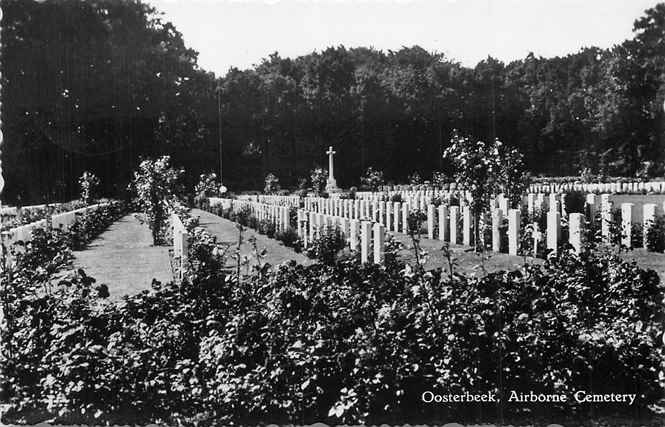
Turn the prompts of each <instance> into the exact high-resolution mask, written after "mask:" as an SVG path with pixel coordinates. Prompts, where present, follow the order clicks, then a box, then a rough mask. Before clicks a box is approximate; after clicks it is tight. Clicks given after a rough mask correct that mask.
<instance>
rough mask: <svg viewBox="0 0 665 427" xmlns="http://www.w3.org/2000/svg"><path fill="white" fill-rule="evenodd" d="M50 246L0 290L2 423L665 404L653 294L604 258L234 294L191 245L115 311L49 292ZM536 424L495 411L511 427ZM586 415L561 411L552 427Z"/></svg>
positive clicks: (96, 298) (340, 418)
mask: <svg viewBox="0 0 665 427" xmlns="http://www.w3.org/2000/svg"><path fill="white" fill-rule="evenodd" d="M413 228H417V226H414V227H413ZM198 230H200V229H198ZM326 234H328V233H323V234H322V235H326ZM58 236H59V234H58V233H54V234H51V235H48V234H47V233H43V234H40V233H38V235H37V236H36V240H35V241H34V242H33V243H31V245H33V246H31V247H28V248H27V251H26V256H23V257H19V259H18V260H17V264H16V268H15V269H14V270H13V271H12V272H11V273H10V272H8V271H6V270H5V271H3V272H1V273H0V275H1V278H2V282H3V283H8V284H10V286H3V287H2V288H1V289H0V299H2V303H3V307H5V308H7V310H6V311H5V313H6V314H7V316H6V318H7V319H9V320H8V321H7V322H6V324H7V325H8V326H9V329H8V330H7V331H8V333H5V330H4V329H3V334H2V335H0V338H1V339H2V346H0V351H2V353H1V354H2V357H3V359H2V361H1V362H2V363H0V366H3V368H4V369H5V371H4V374H5V377H6V378H7V379H8V381H7V382H6V385H5V386H6V387H8V394H9V396H10V398H9V403H10V409H9V411H7V412H6V413H5V414H4V419H3V421H4V422H10V423H16V422H19V421H28V420H26V416H28V415H29V416H30V419H29V421H30V422H31V423H37V422H40V421H44V420H46V419H51V420H53V422H54V423H55V422H57V423H62V424H64V423H68V424H81V423H88V424H127V423H129V422H130V421H131V422H132V423H133V424H149V423H154V422H160V423H164V424H169V425H170V424H173V425H193V424H199V425H200V424H203V425H232V424H244V425H250V424H262V423H267V422H272V423H279V424H296V423H298V424H307V423H310V424H311V423H314V422H319V421H321V422H327V423H328V424H342V423H344V424H381V423H391V424H397V423H404V422H407V421H409V422H412V420H414V419H417V420H423V421H428V420H437V419H440V418H441V416H442V414H443V415H444V416H445V418H451V417H456V418H459V419H461V420H474V419H476V416H477V414H478V411H479V410H483V411H484V412H490V411H492V410H496V406H495V404H491V405H490V404H488V405H482V404H478V405H469V404H468V403H456V402H450V403H447V404H446V403H444V404H441V405H436V406H434V405H431V404H430V405H428V404H425V403H423V402H422V401H421V399H420V396H421V394H422V392H423V390H436V392H437V393H439V394H442V395H443V394H463V393H465V392H469V393H476V392H479V391H480V392H484V391H490V392H493V393H497V394H500V395H504V396H505V395H506V394H507V392H508V391H510V390H529V391H533V392H534V393H547V394H550V393H553V392H555V393H560V394H567V395H571V394H572V393H574V392H575V391H577V390H589V384H593V392H594V393H598V394H606V393H635V392H637V393H638V398H637V400H636V402H635V406H631V407H628V406H621V407H617V406H611V405H604V404H594V406H593V412H594V414H614V413H615V412H616V411H627V413H628V414H629V415H630V414H634V412H633V411H634V410H636V407H637V409H639V410H641V409H643V408H645V407H647V406H648V405H650V404H652V403H654V402H656V401H657V400H658V399H659V398H660V397H661V396H662V390H663V386H665V384H663V378H665V372H663V366H662V360H663V358H664V357H665V354H664V352H663V349H662V344H661V341H662V335H663V326H662V320H661V319H662V318H663V316H664V315H665V308H664V307H663V305H662V298H663V286H662V285H661V283H660V280H659V278H658V275H657V274H656V273H655V272H653V271H645V270H643V269H641V268H639V267H638V266H637V265H636V264H635V263H629V262H625V261H623V260H622V259H620V258H618V257H616V256H615V255H612V254H610V253H605V252H597V253H593V252H586V251H585V252H583V253H582V254H581V255H580V256H576V255H573V254H571V253H569V252H564V253H562V254H561V255H560V256H558V257H552V258H550V259H549V260H547V261H546V262H545V263H544V264H543V265H540V266H539V265H527V266H525V267H524V268H522V269H519V270H515V271H501V272H496V273H491V274H488V275H485V276H483V277H465V276H462V275H459V274H450V275H448V274H443V272H442V271H441V270H434V271H431V272H419V271H413V270H410V269H407V268H405V266H404V265H403V264H400V263H397V262H395V263H393V262H389V263H386V265H385V266H381V265H374V264H367V265H359V264H358V263H357V261H356V260H345V261H338V262H331V263H328V264H322V263H317V264H314V265H312V266H307V267H305V266H302V265H297V264H295V263H293V262H291V263H289V264H284V265H281V266H280V267H279V268H277V269H275V270H273V271H269V272H268V273H266V274H257V275H254V276H251V277H249V278H246V279H245V280H243V281H240V280H239V278H238V277H237V276H233V275H227V274H225V273H224V272H223V258H224V255H223V253H220V250H223V248H221V247H219V246H218V245H217V244H216V242H215V241H214V239H209V238H208V237H207V236H206V235H205V234H204V233H203V232H200V233H197V232H195V233H194V236H193V242H192V244H191V245H190V250H191V252H190V255H191V258H192V260H193V263H195V266H193V267H192V273H193V274H192V275H191V279H190V280H186V281H185V282H183V283H182V284H179V285H174V284H165V285H162V284H159V283H154V284H153V288H152V290H151V291H150V292H145V293H140V294H137V295H133V296H127V297H125V298H124V299H123V300H122V301H120V302H117V303H116V302H110V301H105V299H104V296H105V295H106V293H105V292H104V289H103V288H98V289H95V288H94V287H93V284H94V279H92V278H90V277H87V276H85V274H84V273H83V272H78V273H76V274H74V275H72V276H68V277H66V278H59V279H58V278H56V277H55V276H53V274H52V273H55V272H57V271H60V270H61V269H63V268H64V267H65V266H66V265H67V264H68V260H70V259H71V258H70V255H69V254H68V248H67V247H66V245H65V246H63V239H62V238H59V237H58ZM393 261H394V260H393ZM40 266H41V267H42V268H38V267H40ZM211 266H212V268H210V267H211ZM35 366H38V367H39V370H35V369H34V367H35ZM539 408H540V407H539V406H537V405H533V404H530V403H525V402H512V403H511V404H510V405H506V406H504V407H503V409H504V411H505V413H506V415H511V416H514V415H518V414H524V413H528V414H537V412H538V410H539ZM587 408H588V405H587V406H585V405H584V404H579V403H577V402H576V401H575V400H574V399H569V400H568V401H567V402H563V403H560V404H553V405H548V407H547V414H548V416H554V415H556V414H557V411H559V412H558V413H566V414H568V413H571V412H573V411H577V412H578V413H581V414H582V416H584V415H586V414H588V412H587V411H588V409H587Z"/></svg>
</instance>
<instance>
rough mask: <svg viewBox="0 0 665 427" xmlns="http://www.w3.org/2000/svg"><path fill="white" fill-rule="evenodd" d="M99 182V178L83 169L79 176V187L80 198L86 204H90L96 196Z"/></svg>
mask: <svg viewBox="0 0 665 427" xmlns="http://www.w3.org/2000/svg"><path fill="white" fill-rule="evenodd" d="M99 184H100V181H99V178H98V177H97V175H95V174H94V173H92V172H88V171H85V172H83V175H81V177H80V178H79V187H81V200H83V202H84V203H85V204H86V205H89V204H91V203H92V201H93V200H94V199H95V197H96V196H97V191H98V189H99Z"/></svg>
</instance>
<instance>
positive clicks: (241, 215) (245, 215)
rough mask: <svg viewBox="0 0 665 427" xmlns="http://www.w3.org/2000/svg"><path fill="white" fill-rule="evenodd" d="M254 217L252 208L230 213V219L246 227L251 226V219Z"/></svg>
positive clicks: (246, 207) (242, 208)
mask: <svg viewBox="0 0 665 427" xmlns="http://www.w3.org/2000/svg"><path fill="white" fill-rule="evenodd" d="M253 216H254V215H253V214H252V208H250V207H249V206H243V207H241V208H240V209H239V210H238V211H232V212H230V215H229V219H230V220H231V221H234V222H237V223H238V224H240V225H243V226H245V227H246V226H248V225H249V221H250V218H252V217H253ZM252 228H255V227H252Z"/></svg>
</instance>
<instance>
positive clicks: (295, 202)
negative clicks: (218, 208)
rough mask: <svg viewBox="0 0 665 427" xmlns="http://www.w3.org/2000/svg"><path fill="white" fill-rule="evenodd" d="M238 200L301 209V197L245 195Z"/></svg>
mask: <svg viewBox="0 0 665 427" xmlns="http://www.w3.org/2000/svg"><path fill="white" fill-rule="evenodd" d="M238 200H248V201H252V202H259V203H267V204H270V205H282V206H291V207H294V208H297V207H300V196H277V195H271V194H243V195H239V196H238Z"/></svg>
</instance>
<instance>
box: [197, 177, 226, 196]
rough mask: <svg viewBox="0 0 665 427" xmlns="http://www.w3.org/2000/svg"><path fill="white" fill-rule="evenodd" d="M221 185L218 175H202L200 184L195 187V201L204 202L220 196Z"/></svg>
mask: <svg viewBox="0 0 665 427" xmlns="http://www.w3.org/2000/svg"><path fill="white" fill-rule="evenodd" d="M220 185H221V184H220V182H219V180H218V179H217V174H216V173H214V172H210V173H202V174H201V175H200V176H199V182H198V183H197V184H196V186H195V187H194V194H195V196H194V197H195V199H197V200H202V199H204V198H207V197H214V196H217V195H219V187H220Z"/></svg>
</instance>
